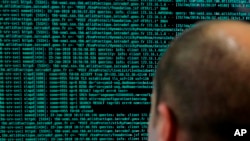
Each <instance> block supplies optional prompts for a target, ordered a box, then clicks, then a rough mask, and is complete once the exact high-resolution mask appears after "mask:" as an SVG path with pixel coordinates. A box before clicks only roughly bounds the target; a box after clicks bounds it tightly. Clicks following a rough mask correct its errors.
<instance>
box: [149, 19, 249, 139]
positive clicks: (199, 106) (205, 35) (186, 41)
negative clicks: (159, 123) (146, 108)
mask: <svg viewBox="0 0 250 141" xmlns="http://www.w3.org/2000/svg"><path fill="white" fill-rule="evenodd" d="M154 88H155V95H154V96H155V102H156V103H155V104H156V106H155V107H157V105H158V104H159V103H167V105H168V107H169V109H170V110H171V111H172V113H173V117H174V118H175V120H176V124H177V125H178V128H181V129H183V130H185V131H187V132H189V133H190V135H194V136H192V140H200V139H201V138H202V136H203V135H205V134H207V135H208V136H210V135H215V136H218V137H219V136H221V137H224V136H226V135H228V136H230V135H229V134H228V133H226V131H225V135H223V131H224V130H225V129H223V128H222V127H225V126H228V127H231V128H233V127H238V126H241V125H247V124H248V125H249V124H250V25H249V24H248V23H246V22H239V21H205V22H199V23H197V25H196V26H195V27H194V28H192V29H190V30H187V31H185V32H184V33H183V34H182V35H181V36H180V37H177V38H176V39H175V40H174V41H172V42H171V45H170V48H169V49H168V50H167V52H166V53H165V54H164V55H163V56H162V58H161V60H160V61H159V64H158V68H157V72H156V76H155V87H154ZM153 111H155V116H157V115H158V114H159V113H158V112H157V109H156V108H153ZM153 111H151V112H153ZM195 137H196V138H195ZM203 137H205V136H203ZM206 138H207V137H206Z"/></svg>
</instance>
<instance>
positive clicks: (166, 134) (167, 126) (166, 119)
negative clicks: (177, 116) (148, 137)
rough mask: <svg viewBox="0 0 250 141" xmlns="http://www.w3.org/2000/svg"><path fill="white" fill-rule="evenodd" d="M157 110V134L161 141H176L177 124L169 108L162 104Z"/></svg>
mask: <svg viewBox="0 0 250 141" xmlns="http://www.w3.org/2000/svg"><path fill="white" fill-rule="evenodd" d="M157 110H158V121H157V133H158V137H159V141H175V140H174V139H175V136H176V124H175V120H174V117H173V114H172V112H171V111H170V108H169V106H168V105H167V104H165V103H160V104H159V105H158V106H157Z"/></svg>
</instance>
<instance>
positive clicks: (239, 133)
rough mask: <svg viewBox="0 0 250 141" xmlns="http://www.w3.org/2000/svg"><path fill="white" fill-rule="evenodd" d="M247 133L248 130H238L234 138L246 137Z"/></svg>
mask: <svg viewBox="0 0 250 141" xmlns="http://www.w3.org/2000/svg"><path fill="white" fill-rule="evenodd" d="M246 133H247V130H246V129H236V130H235V132H234V136H244V134H246Z"/></svg>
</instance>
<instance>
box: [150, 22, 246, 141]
mask: <svg viewBox="0 0 250 141" xmlns="http://www.w3.org/2000/svg"><path fill="white" fill-rule="evenodd" d="M208 25H209V26H208V30H207V34H208V35H209V36H213V37H217V38H220V39H222V40H223V41H225V42H226V43H227V44H228V46H227V48H228V50H229V51H232V53H233V55H234V56H235V58H236V59H237V60H239V62H242V66H243V67H244V62H250V57H249V56H250V55H249V54H250V39H249V37H250V25H249V24H248V23H246V22H240V21H210V22H209V24H208ZM236 44H238V46H236ZM243 75H244V74H243ZM155 101H156V91H155V89H153V91H152V97H151V102H152V104H151V109H150V120H149V127H148V133H149V138H148V141H189V140H191V139H189V136H188V131H185V130H182V129H179V128H178V127H177V125H176V124H175V122H174V120H173V115H172V114H171V110H172V109H171V107H172V106H174V104H173V103H165V102H160V103H159V104H158V105H155ZM170 101H171V100H170ZM154 109H157V111H158V115H156V111H154ZM211 140H212V137H211Z"/></svg>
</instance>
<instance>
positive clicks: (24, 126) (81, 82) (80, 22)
mask: <svg viewBox="0 0 250 141" xmlns="http://www.w3.org/2000/svg"><path fill="white" fill-rule="evenodd" d="M237 2H238V1H225V0H207V1H194V0H176V1H174V0H128V1H65V0H51V1H49V0H11V1H10V0H0V138H1V141H2V140H3V141H4V140H14V139H15V140H20V141H21V140H22V141H23V140H32V141H33V140H36V141H54V140H69V141H70V140H72V141H73V140H76V141H77V140H81V141H82V140H84V141H85V140H86V141H94V140H103V141H108V140H130V141H132V140H136V141H139V140H140V141H145V140H147V136H148V135H147V126H148V118H149V110H150V104H151V102H150V96H151V91H152V88H153V83H152V77H153V76H154V73H155V69H156V65H157V62H158V60H159V59H160V58H159V57H160V56H161V55H162V53H164V52H165V51H166V50H167V48H168V43H169V41H171V40H172V39H173V38H174V37H176V36H177V35H179V34H180V33H181V32H182V31H183V30H184V29H187V28H190V27H192V26H193V25H194V23H195V22H197V21H200V20H211V19H223V20H227V19H234V20H246V21H247V20H248V19H249V18H250V17H249V16H248V15H249V14H248V9H247V8H248V7H249V4H248V1H244V2H243V1H240V2H241V3H237Z"/></svg>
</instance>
